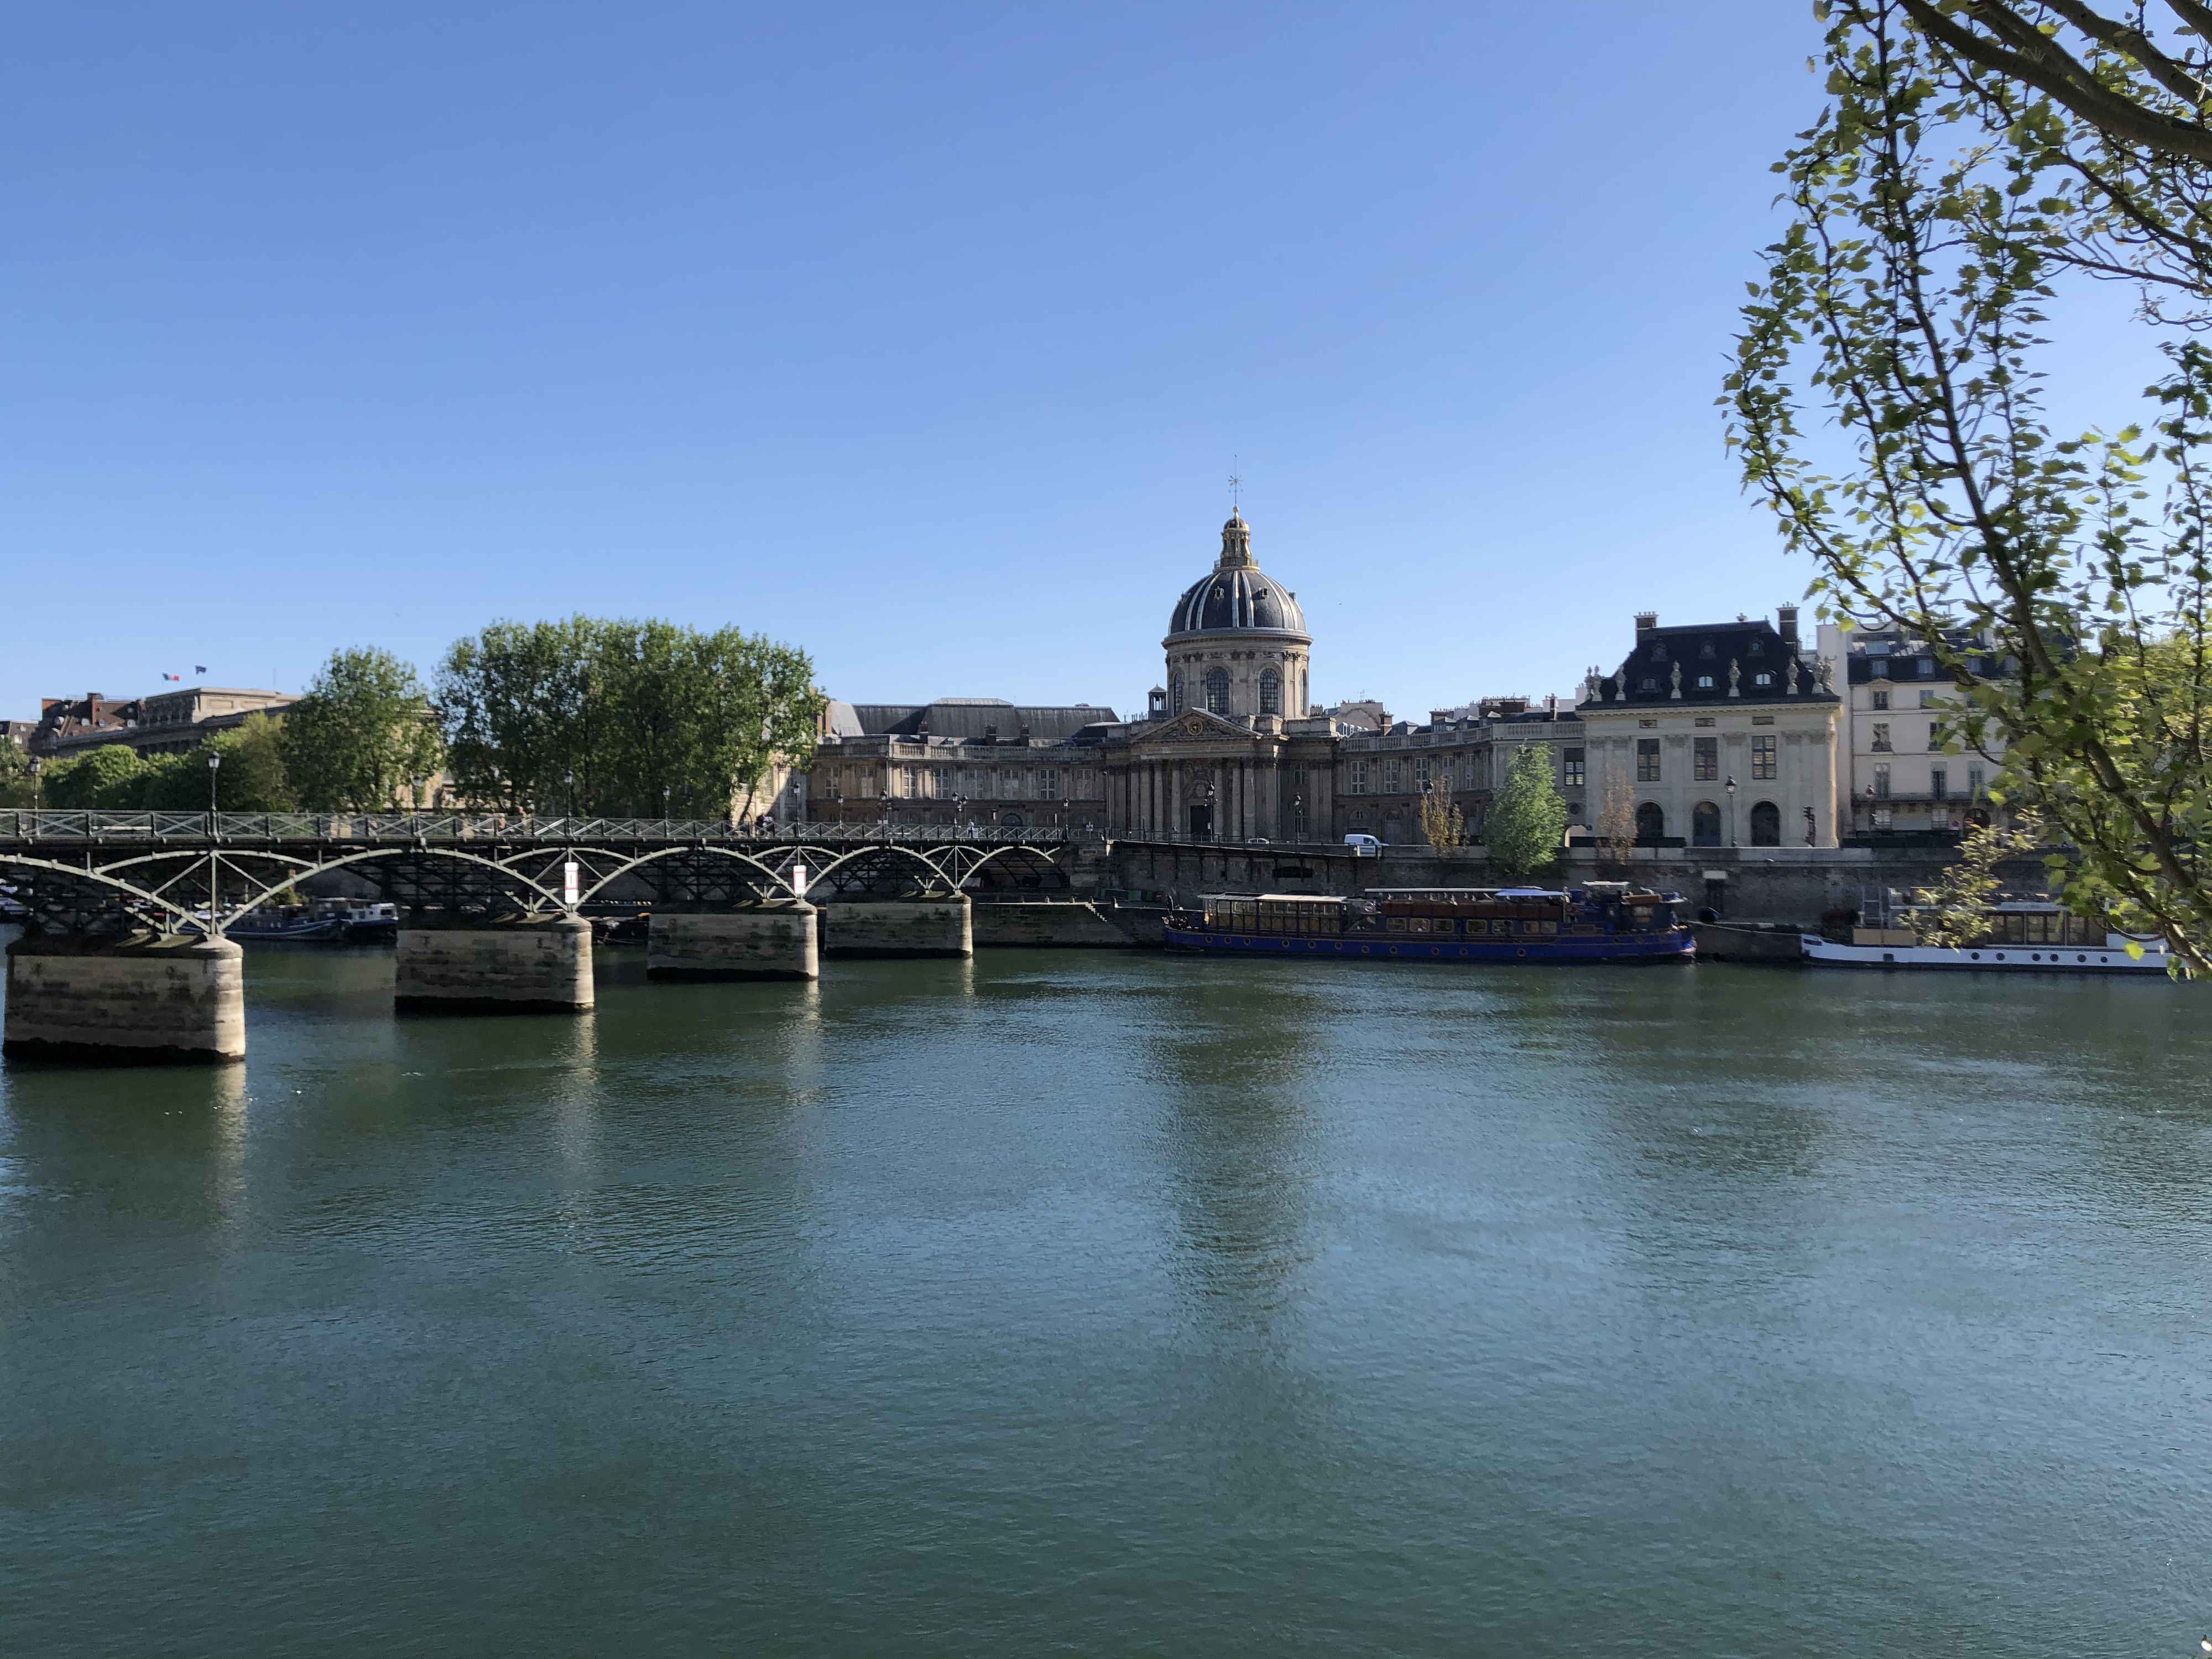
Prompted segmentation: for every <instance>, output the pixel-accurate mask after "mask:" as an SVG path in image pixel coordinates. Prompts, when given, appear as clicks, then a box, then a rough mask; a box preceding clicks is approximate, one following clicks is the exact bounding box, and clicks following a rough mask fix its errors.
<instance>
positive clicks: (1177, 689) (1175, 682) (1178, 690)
mask: <svg viewBox="0 0 2212 1659" xmlns="http://www.w3.org/2000/svg"><path fill="white" fill-rule="evenodd" d="M1168 684H1170V686H1171V687H1173V688H1174V695H1175V712H1176V714H1182V675H1180V674H1178V675H1176V677H1175V678H1173V679H1171V680H1170V681H1169V682H1168Z"/></svg>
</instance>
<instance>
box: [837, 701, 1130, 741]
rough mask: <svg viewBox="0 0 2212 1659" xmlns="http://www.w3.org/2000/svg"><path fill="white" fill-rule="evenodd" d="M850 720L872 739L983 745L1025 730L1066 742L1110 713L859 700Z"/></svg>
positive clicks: (1081, 707) (1082, 706)
mask: <svg viewBox="0 0 2212 1659" xmlns="http://www.w3.org/2000/svg"><path fill="white" fill-rule="evenodd" d="M849 706H850V708H852V711H853V718H854V724H855V725H856V726H858V727H859V728H860V729H859V731H858V732H853V733H850V734H842V733H841V735H852V736H857V737H870V738H884V737H891V738H912V737H921V736H928V737H933V738H955V739H957V740H959V741H962V742H967V743H981V741H982V740H983V739H984V738H998V740H999V741H1000V742H1001V743H1012V742H1013V741H1014V739H1016V738H1019V737H1020V736H1021V735H1022V728H1023V727H1024V726H1027V727H1028V728H1029V736H1030V740H1031V741H1033V742H1036V743H1064V742H1066V740H1067V739H1068V738H1072V737H1073V736H1074V735H1075V734H1076V733H1077V732H1080V731H1081V730H1083V728H1084V727H1085V726H1096V725H1098V724H1100V723H1101V722H1110V721H1112V720H1114V719H1115V714H1114V711H1113V710H1112V709H1111V708H1107V707H1106V706H1105V705H1103V703H1102V704H1098V705H1096V706H1093V705H1091V704H1089V703H1075V704H1073V705H1059V704H1042V703H1012V702H1004V701H1002V700H1001V699H1000V698H997V697H939V698H938V699H937V700H936V701H935V702H860V703H854V704H851V705H849Z"/></svg>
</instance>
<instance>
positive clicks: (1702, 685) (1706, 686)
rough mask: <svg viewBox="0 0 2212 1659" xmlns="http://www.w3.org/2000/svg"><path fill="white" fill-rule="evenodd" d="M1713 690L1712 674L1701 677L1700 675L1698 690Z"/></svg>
mask: <svg viewBox="0 0 2212 1659" xmlns="http://www.w3.org/2000/svg"><path fill="white" fill-rule="evenodd" d="M1712 689H1713V677H1712V676H1711V674H1700V675H1699V676H1698V690H1700V691H1710V690H1712Z"/></svg>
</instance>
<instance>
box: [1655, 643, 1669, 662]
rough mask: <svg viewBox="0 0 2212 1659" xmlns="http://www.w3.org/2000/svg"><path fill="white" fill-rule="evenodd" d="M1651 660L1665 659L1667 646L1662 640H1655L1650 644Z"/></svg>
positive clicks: (1661, 660) (1659, 660)
mask: <svg viewBox="0 0 2212 1659" xmlns="http://www.w3.org/2000/svg"><path fill="white" fill-rule="evenodd" d="M1651 660H1652V661H1654V662H1664V661H1666V660H1667V647H1666V644H1665V642H1664V641H1656V642H1655V643H1654V644H1653V645H1652V647H1651Z"/></svg>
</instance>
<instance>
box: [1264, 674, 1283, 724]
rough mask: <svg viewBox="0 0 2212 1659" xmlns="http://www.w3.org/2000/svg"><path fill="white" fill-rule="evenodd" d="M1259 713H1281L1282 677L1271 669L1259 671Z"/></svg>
mask: <svg viewBox="0 0 2212 1659" xmlns="http://www.w3.org/2000/svg"><path fill="white" fill-rule="evenodd" d="M1260 712H1261V714H1281V713H1282V712H1283V677H1282V676H1281V675H1279V674H1278V673H1277V672H1276V671H1274V670H1273V669H1272V668H1263V669H1261V671H1260Z"/></svg>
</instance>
